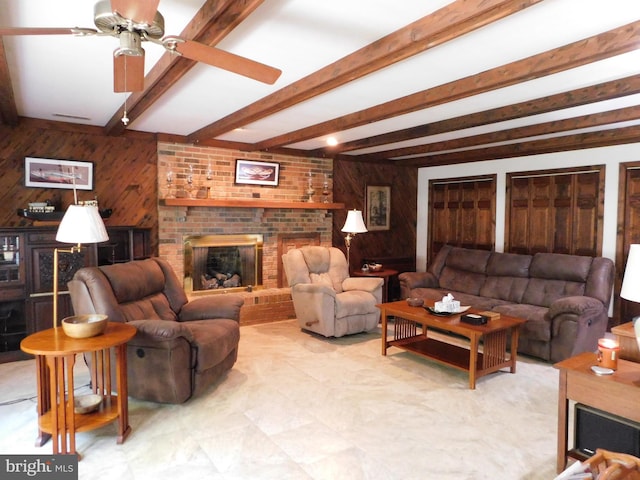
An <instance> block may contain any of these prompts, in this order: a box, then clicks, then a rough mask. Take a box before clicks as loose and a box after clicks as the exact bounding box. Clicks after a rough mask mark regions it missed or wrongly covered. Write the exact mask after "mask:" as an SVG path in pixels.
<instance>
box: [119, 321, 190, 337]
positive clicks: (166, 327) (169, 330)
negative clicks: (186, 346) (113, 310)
mask: <svg viewBox="0 0 640 480" xmlns="http://www.w3.org/2000/svg"><path fill="white" fill-rule="evenodd" d="M129 325H132V326H134V327H136V330H137V331H138V332H137V333H136V337H138V338H144V339H146V340H160V341H165V340H174V339H176V338H179V337H184V338H185V340H187V341H188V342H191V341H193V335H192V334H191V331H190V330H189V329H188V328H187V327H185V326H184V325H181V324H180V323H178V322H173V321H171V320H132V321H131V322H129Z"/></svg>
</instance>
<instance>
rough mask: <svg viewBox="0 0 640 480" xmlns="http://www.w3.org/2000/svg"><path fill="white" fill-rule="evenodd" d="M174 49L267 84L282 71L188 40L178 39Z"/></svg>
mask: <svg viewBox="0 0 640 480" xmlns="http://www.w3.org/2000/svg"><path fill="white" fill-rule="evenodd" d="M176 50H177V51H178V52H180V53H181V54H182V55H184V56H185V57H187V58H190V59H191V60H196V61H198V62H203V63H207V64H209V65H212V66H214V67H218V68H222V69H224V70H228V71H229V72H233V73H237V74H238V75H243V76H245V77H249V78H252V79H254V80H258V81H259V82H263V83H268V84H269V85H272V84H273V83H275V81H276V80H277V79H278V77H279V76H280V74H281V73H282V70H278V69H277V68H273V67H270V66H268V65H265V64H264V63H259V62H256V61H253V60H249V59H248V58H245V57H241V56H239V55H234V54H233V53H229V52H225V51H224V50H220V49H218V48H215V47H209V46H207V45H204V44H202V43H198V42H193V41H190V40H186V41H178V42H177V43H176Z"/></svg>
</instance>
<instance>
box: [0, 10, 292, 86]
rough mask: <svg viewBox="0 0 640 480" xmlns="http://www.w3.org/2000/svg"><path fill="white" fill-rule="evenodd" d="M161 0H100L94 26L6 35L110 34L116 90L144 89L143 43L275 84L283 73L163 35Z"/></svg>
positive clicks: (23, 30)
mask: <svg viewBox="0 0 640 480" xmlns="http://www.w3.org/2000/svg"><path fill="white" fill-rule="evenodd" d="M159 3H160V0H143V1H141V0H101V1H99V2H98V3H96V5H95V7H94V23H95V25H96V27H97V29H98V30H96V29H93V28H78V27H75V28H5V27H0V36H4V35H77V36H88V35H110V36H114V37H118V38H119V40H120V47H119V48H117V49H116V50H115V51H114V52H113V89H114V91H115V92H138V91H141V90H143V89H144V49H143V48H142V42H144V41H149V42H152V43H155V44H158V45H161V46H163V47H164V48H165V49H166V50H167V51H168V52H170V53H173V54H177V55H182V56H184V57H186V58H189V59H191V60H195V61H197V62H203V63H206V64H209V65H212V66H214V67H218V68H222V69H224V70H227V71H230V72H233V73H237V74H239V75H243V76H245V77H248V78H252V79H254V80H258V81H260V82H263V83H267V84H270V85H271V84H273V83H275V81H276V80H277V79H278V77H279V76H280V74H281V73H282V72H281V71H280V70H278V69H277V68H273V67H270V66H268V65H264V64H262V63H259V62H256V61H253V60H250V59H248V58H245V57H241V56H238V55H234V54H233V53H229V52H225V51H224V50H220V49H218V48H215V47H210V46H208V45H204V44H202V43H198V42H194V41H192V40H185V39H183V38H180V37H175V36H166V37H163V35H164V17H163V16H162V15H161V14H160V12H158V4H159Z"/></svg>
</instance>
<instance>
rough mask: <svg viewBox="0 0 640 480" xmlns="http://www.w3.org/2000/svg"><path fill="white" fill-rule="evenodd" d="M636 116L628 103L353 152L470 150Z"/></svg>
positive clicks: (638, 109) (639, 112) (639, 114)
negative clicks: (438, 139)
mask: <svg viewBox="0 0 640 480" xmlns="http://www.w3.org/2000/svg"><path fill="white" fill-rule="evenodd" d="M639 118H640V106H632V107H627V108H621V109H617V110H610V111H608V112H598V113H593V114H590V115H582V116H579V117H572V118H566V119H564V120H555V121H552V122H544V123H538V124H535V125H528V126H525V127H518V128H509V129H505V130H498V131H495V132H490V133H484V134H481V135H471V136H468V137H461V138H456V139H453V140H445V141H441V142H433V143H427V144H424V145H414V146H411V147H404V148H396V149H393V150H387V151H384V152H376V153H372V154H369V155H366V154H365V155H357V156H358V157H359V158H360V159H361V160H369V161H370V160H384V159H393V158H400V157H406V156H409V155H420V154H424V153H433V152H443V151H445V150H457V149H472V148H474V147H478V146H481V145H489V144H492V143H498V142H509V141H512V140H518V139H521V138H527V137H536V136H540V135H551V134H560V133H562V132H567V131H570V130H579V129H581V128H592V127H599V126H603V125H609V124H612V123H619V122H627V121H632V120H638V119H639Z"/></svg>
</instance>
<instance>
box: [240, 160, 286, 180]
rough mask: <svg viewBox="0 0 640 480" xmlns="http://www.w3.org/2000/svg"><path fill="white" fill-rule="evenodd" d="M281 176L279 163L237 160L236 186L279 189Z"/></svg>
mask: <svg viewBox="0 0 640 480" xmlns="http://www.w3.org/2000/svg"><path fill="white" fill-rule="evenodd" d="M279 176H280V164H279V163H276V162H257V161H254V160H240V159H238V160H236V179H235V183H236V184H239V185H267V186H271V187H277V186H278V178H279Z"/></svg>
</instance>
